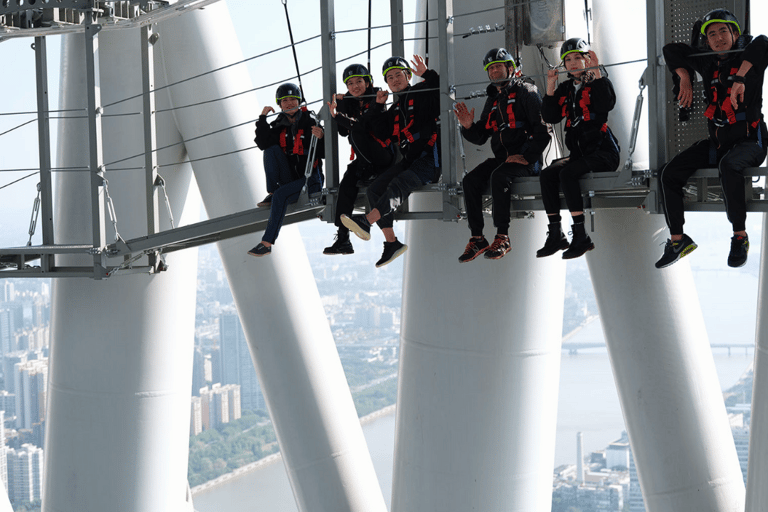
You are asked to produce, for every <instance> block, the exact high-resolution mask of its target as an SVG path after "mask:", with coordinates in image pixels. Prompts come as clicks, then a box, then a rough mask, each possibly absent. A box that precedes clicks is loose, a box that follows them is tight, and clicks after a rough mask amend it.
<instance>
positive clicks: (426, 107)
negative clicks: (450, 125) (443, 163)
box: [369, 69, 440, 169]
mask: <svg viewBox="0 0 768 512" xmlns="http://www.w3.org/2000/svg"><path fill="white" fill-rule="evenodd" d="M422 78H423V79H424V81H423V82H419V83H417V84H416V85H409V86H408V87H406V88H405V90H403V91H401V92H399V93H397V94H396V96H395V101H394V103H393V104H392V106H391V107H389V109H387V110H386V111H383V105H381V104H379V103H376V104H375V105H376V108H371V110H370V111H369V113H370V114H371V123H372V126H373V131H374V134H375V135H376V137H377V138H379V139H381V140H385V139H392V141H393V142H396V143H398V144H399V145H400V152H401V153H402V154H403V161H402V162H401V165H402V166H403V168H405V169H407V168H408V167H409V166H410V165H411V163H413V162H415V161H416V160H418V159H419V158H421V156H422V155H424V154H427V153H430V154H431V153H434V154H435V155H436V158H438V160H437V162H436V163H437V164H439V154H440V152H439V151H436V149H437V146H438V144H439V140H440V136H439V133H438V129H437V122H438V120H439V118H440V91H439V90H437V89H438V88H439V87H440V76H439V75H438V74H437V72H435V71H433V70H431V69H428V70H427V71H425V72H424V75H423V76H422ZM425 89H434V90H430V91H424V90H425ZM436 167H439V165H436Z"/></svg>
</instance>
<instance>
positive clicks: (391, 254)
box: [376, 240, 408, 268]
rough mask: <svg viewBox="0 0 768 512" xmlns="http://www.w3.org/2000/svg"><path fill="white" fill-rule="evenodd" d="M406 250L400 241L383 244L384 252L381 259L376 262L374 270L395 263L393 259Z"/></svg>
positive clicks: (405, 246) (406, 247)
mask: <svg viewBox="0 0 768 512" xmlns="http://www.w3.org/2000/svg"><path fill="white" fill-rule="evenodd" d="M407 250H408V246H407V245H404V244H401V243H400V240H395V241H394V242H384V252H383V253H381V259H380V260H379V261H377V262H376V268H379V267H383V266H384V265H388V264H390V263H392V262H393V261H395V259H396V258H397V257H398V256H400V255H401V254H403V253H404V252H405V251H407Z"/></svg>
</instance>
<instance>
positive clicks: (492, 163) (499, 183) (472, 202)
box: [462, 158, 533, 236]
mask: <svg viewBox="0 0 768 512" xmlns="http://www.w3.org/2000/svg"><path fill="white" fill-rule="evenodd" d="M532 174H533V164H530V165H520V164H508V163H506V162H504V161H503V160H502V161H499V160H497V159H495V158H489V159H488V160H486V161H485V162H482V163H481V164H480V165H478V166H477V167H475V168H474V169H472V170H471V171H470V172H469V173H468V174H467V175H466V176H464V180H463V181H462V187H463V188H464V204H465V206H466V208H467V223H468V224H469V229H470V231H471V232H472V236H482V234H483V227H484V221H483V192H484V191H485V189H486V187H487V186H488V183H489V182H490V184H491V197H492V198H493V225H494V226H495V227H496V229H497V230H498V231H499V233H502V234H507V232H508V231H509V208H510V203H511V196H512V194H511V193H510V191H509V185H510V183H512V182H513V181H514V180H515V178H518V177H522V176H530V175H532Z"/></svg>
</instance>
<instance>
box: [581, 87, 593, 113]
mask: <svg viewBox="0 0 768 512" xmlns="http://www.w3.org/2000/svg"><path fill="white" fill-rule="evenodd" d="M591 91H592V88H591V87H589V86H586V85H585V86H584V87H582V88H581V98H579V106H580V107H581V117H582V119H584V121H589V120H590V119H592V113H591V112H590V111H589V106H590V105H591V104H592V99H591V98H590V97H589V93H590V92H591Z"/></svg>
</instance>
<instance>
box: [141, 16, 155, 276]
mask: <svg viewBox="0 0 768 512" xmlns="http://www.w3.org/2000/svg"><path fill="white" fill-rule="evenodd" d="M139 35H140V47H141V89H142V110H143V121H144V177H145V179H144V183H145V185H144V186H145V192H146V207H147V234H148V235H153V234H155V233H157V232H158V231H160V218H159V216H158V210H159V206H160V201H159V197H158V196H159V194H158V190H157V186H155V183H156V180H157V153H156V152H155V150H156V148H157V125H156V123H155V91H154V89H155V61H154V55H155V52H154V46H155V42H156V41H157V35H156V34H155V33H154V31H153V30H152V25H151V24H147V25H144V26H143V27H141V30H139ZM147 256H148V258H149V265H150V266H153V267H154V266H155V265H156V264H157V255H156V253H150V254H148V255H147Z"/></svg>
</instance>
